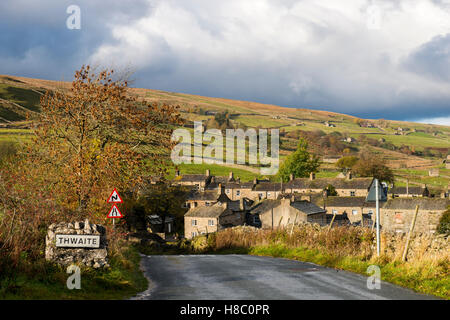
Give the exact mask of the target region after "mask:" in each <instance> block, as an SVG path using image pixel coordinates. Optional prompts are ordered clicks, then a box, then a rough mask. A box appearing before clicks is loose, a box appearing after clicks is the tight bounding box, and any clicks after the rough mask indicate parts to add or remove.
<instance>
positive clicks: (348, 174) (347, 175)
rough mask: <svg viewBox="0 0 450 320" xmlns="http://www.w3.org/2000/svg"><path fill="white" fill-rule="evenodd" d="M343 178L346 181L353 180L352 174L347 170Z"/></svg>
mask: <svg viewBox="0 0 450 320" xmlns="http://www.w3.org/2000/svg"><path fill="white" fill-rule="evenodd" d="M345 178H346V179H347V180H351V179H352V178H353V175H352V172H351V171H350V170H349V171H348V172H347V174H346V175H345Z"/></svg>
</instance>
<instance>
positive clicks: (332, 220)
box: [328, 212, 336, 231]
mask: <svg viewBox="0 0 450 320" xmlns="http://www.w3.org/2000/svg"><path fill="white" fill-rule="evenodd" d="M334 218H336V212H335V213H333V218H332V219H331V222H330V225H329V227H328V231H330V230H331V226H332V225H333V222H334Z"/></svg>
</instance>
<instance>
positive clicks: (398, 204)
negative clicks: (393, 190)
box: [380, 198, 450, 233]
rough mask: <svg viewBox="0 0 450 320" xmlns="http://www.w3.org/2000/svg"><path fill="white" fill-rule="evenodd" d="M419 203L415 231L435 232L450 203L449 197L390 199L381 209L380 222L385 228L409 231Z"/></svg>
mask: <svg viewBox="0 0 450 320" xmlns="http://www.w3.org/2000/svg"><path fill="white" fill-rule="evenodd" d="M416 205H419V212H418V214H417V219H416V225H415V229H414V231H415V232H423V233H434V232H435V231H436V228H437V225H438V224H439V219H440V217H441V215H442V213H443V212H444V211H446V210H447V208H448V206H449V205H450V200H449V199H441V198H395V199H389V200H388V201H387V202H386V204H385V205H384V206H383V207H382V208H381V210H380V224H381V227H382V228H383V229H384V230H389V231H395V232H408V230H409V228H410V225H411V221H412V219H413V216H414V212H415V209H416Z"/></svg>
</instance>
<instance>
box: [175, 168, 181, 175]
mask: <svg viewBox="0 0 450 320" xmlns="http://www.w3.org/2000/svg"><path fill="white" fill-rule="evenodd" d="M179 175H180V170H178V169H176V170H175V177H178V176H179Z"/></svg>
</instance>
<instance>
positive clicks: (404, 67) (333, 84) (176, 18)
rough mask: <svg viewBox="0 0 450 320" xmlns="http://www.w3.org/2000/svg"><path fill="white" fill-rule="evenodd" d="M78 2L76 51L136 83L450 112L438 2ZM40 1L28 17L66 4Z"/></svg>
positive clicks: (365, 111)
mask: <svg viewBox="0 0 450 320" xmlns="http://www.w3.org/2000/svg"><path fill="white" fill-rule="evenodd" d="M18 1H19V3H20V4H23V3H24V2H26V1H25V0H18ZM65 1H66V0H64V1H63V2H62V3H64V5H65V3H66V2H65ZM6 2H8V3H10V4H9V5H8V7H6V6H2V5H0V9H3V7H4V8H7V9H5V10H8V11H7V13H6V14H5V15H7V16H10V18H8V19H13V18H14V19H16V20H17V18H19V20H20V19H24V20H27V19H28V17H29V16H31V13H29V12H28V11H27V10H25V9H20V8H19V7H18V6H14V4H13V3H11V1H9V0H8V1H6ZM47 2H48V3H50V2H51V1H49V0H45V2H44V5H43V6H45V7H46V6H47V5H46V4H45V3H47ZM79 5H80V7H81V10H82V30H81V33H80V34H81V35H83V37H85V38H86V39H89V41H85V42H83V41H81V40H80V42H79V44H80V45H81V46H83V45H85V46H86V47H80V49H79V52H83V53H84V55H81V54H80V55H79V56H77V59H78V60H77V61H80V60H82V59H86V56H88V57H89V59H88V60H89V62H92V63H93V64H103V65H111V64H112V65H114V66H117V65H124V66H126V67H128V66H132V68H133V69H135V70H138V74H137V75H138V76H139V78H138V79H137V80H138V82H137V84H138V85H140V86H145V87H149V88H157V89H166V90H171V91H183V92H191V93H198V94H203V95H213V96H222V97H229V98H236V99H251V100H256V101H261V102H267V103H276V104H281V105H288V106H296V107H316V108H322V109H329V110H333V111H338V112H346V113H353V114H357V115H360V116H364V115H366V116H374V117H386V118H387V117H394V118H404V117H405V116H406V115H410V114H411V113H417V118H418V117H425V116H426V115H427V114H432V115H434V116H436V117H437V116H445V115H448V114H449V112H450V111H449V110H450V108H449V106H450V105H449V104H450V91H449V90H448V85H449V77H448V72H447V73H445V71H443V69H445V67H446V64H447V61H450V60H449V59H450V58H449V57H450V53H449V52H448V50H447V51H445V50H444V51H442V50H441V48H444V49H445V48H448V46H449V44H448V42H449V41H450V36H446V35H450V5H448V4H447V3H446V2H445V1H437V0H415V1H410V0H399V1H395V2H394V1H390V0H372V1H369V0H346V1H345V2H343V1H335V0H321V1H313V0H303V1H296V0H246V1H242V0H227V1H210V0H196V1H192V0H191V1H189V0H138V1H137V2H135V3H133V2H132V3H128V2H127V3H125V2H122V1H118V0H114V1H112V2H111V3H110V5H108V6H107V7H105V6H104V5H101V6H100V5H96V4H95V3H94V2H91V1H87V0H80V1H79ZM48 6H49V10H41V11H43V12H44V13H45V14H43V15H42V16H43V17H44V18H42V17H41V18H36V17H35V16H34V18H30V19H31V20H30V21H32V22H33V23H34V24H37V25H39V24H44V25H47V24H48V23H47V24H46V22H45V21H44V22H43V20H48V21H51V23H52V24H54V25H57V24H60V23H61V21H64V19H65V13H64V12H65V11H61V12H62V13H63V15H62V16H61V17H59V15H58V18H57V19H56V18H55V17H53V16H54V15H56V13H57V12H59V10H60V9H61V8H58V10H56V9H55V7H54V6H51V5H50V4H48ZM24 7H26V6H24ZM30 8H31V9H30V11H33V10H38V9H37V7H36V5H34V6H31V7H30ZM374 8H375V9H374ZM47 12H48V14H46V13H47ZM374 14H375V16H374ZM0 15H1V14H0ZM38 16H39V15H38ZM47 16H48V17H47ZM6 18H7V17H6ZM55 19H56V20H55ZM83 19H84V20H83ZM49 23H50V22H49ZM82 39H84V38H82ZM436 39H440V40H439V41H436ZM94 41H95V45H92V43H93V42H94ZM62 45H64V44H62ZM47 50H49V49H48V48H47ZM55 50H57V49H55ZM437 53H438V54H439V64H437V60H436V59H435V57H436V54H437ZM53 56H55V54H53ZM0 58H1V52H0ZM68 59H69V58H68ZM68 65H70V66H71V65H72V64H68ZM70 71H71V72H73V70H70Z"/></svg>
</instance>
